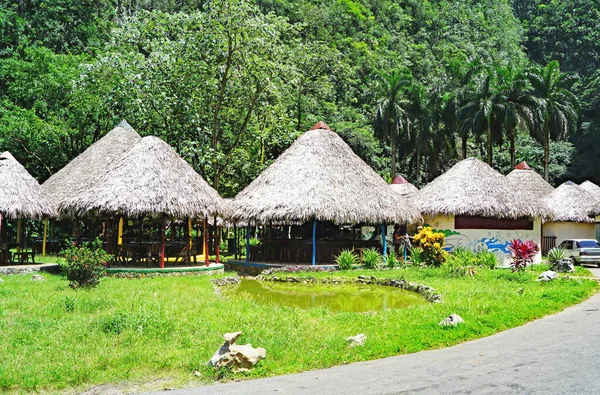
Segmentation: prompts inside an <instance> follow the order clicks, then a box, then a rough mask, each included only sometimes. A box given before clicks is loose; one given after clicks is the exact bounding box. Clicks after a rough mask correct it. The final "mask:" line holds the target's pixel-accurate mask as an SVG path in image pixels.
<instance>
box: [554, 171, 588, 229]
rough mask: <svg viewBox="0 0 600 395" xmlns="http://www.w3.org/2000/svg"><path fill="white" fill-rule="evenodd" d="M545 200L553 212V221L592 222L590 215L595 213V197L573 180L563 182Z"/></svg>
mask: <svg viewBox="0 0 600 395" xmlns="http://www.w3.org/2000/svg"><path fill="white" fill-rule="evenodd" d="M545 201H546V203H547V204H548V207H550V209H551V210H552V212H553V213H554V220H553V222H588V223H593V222H594V218H593V217H592V215H595V213H594V211H595V209H594V206H595V199H594V197H593V196H592V195H591V194H589V193H588V192H587V191H586V190H585V189H583V188H582V187H580V186H579V185H577V184H575V183H574V182H571V181H567V182H565V183H564V184H562V185H561V186H559V187H558V188H556V189H555V190H554V192H552V193H551V194H550V195H548V196H547V197H546V199H545ZM592 213H594V214H592Z"/></svg>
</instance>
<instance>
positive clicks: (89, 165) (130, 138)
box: [42, 120, 141, 206]
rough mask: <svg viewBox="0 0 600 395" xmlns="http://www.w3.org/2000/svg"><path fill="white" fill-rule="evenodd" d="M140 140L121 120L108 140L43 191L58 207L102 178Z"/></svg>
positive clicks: (71, 164)
mask: <svg viewBox="0 0 600 395" xmlns="http://www.w3.org/2000/svg"><path fill="white" fill-rule="evenodd" d="M140 138H141V137H140V135H139V134H137V132H136V131H135V130H133V128H132V127H131V126H130V125H129V124H128V123H127V121H125V120H123V121H121V123H119V124H118V125H117V126H116V127H115V128H114V129H113V130H111V131H110V132H108V133H107V134H106V135H105V136H104V137H102V138H101V139H100V140H98V141H96V142H95V143H94V144H92V145H90V146H89V147H88V148H87V149H86V150H85V151H83V152H82V153H81V154H80V155H79V156H77V157H76V158H75V159H73V160H72V161H71V162H69V163H68V164H67V165H66V166H65V167H63V168H62V169H60V170H59V171H58V172H56V173H54V174H53V175H52V177H50V178H49V179H48V180H46V182H44V183H43V184H42V188H44V190H45V191H46V192H47V193H48V195H50V197H51V198H52V200H53V201H54V202H55V203H56V204H57V206H58V205H59V204H60V203H61V202H63V201H64V200H65V199H67V198H69V197H70V196H71V195H72V194H73V191H75V190H76V189H78V188H80V187H81V186H83V185H85V184H87V183H88V182H90V181H93V180H94V179H95V178H97V177H98V176H100V174H102V173H103V172H104V171H105V170H106V166H108V164H109V163H110V162H112V161H113V160H114V159H116V158H118V157H119V156H120V155H121V154H123V152H125V151H126V150H128V149H129V148H131V147H132V146H133V145H134V144H135V143H137V142H138V141H139V140H140Z"/></svg>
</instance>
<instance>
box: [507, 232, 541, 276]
mask: <svg viewBox="0 0 600 395" xmlns="http://www.w3.org/2000/svg"><path fill="white" fill-rule="evenodd" d="M508 251H510V267H511V268H512V271H513V272H517V271H518V272H522V271H524V270H525V268H526V267H527V265H531V264H532V263H533V259H534V258H535V255H536V254H537V253H538V252H539V251H540V247H539V246H538V245H537V244H536V243H535V242H534V241H533V240H525V241H521V240H519V239H515V240H513V241H511V242H510V244H509V245H508Z"/></svg>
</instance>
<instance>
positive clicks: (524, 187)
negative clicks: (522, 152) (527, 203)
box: [506, 162, 554, 200]
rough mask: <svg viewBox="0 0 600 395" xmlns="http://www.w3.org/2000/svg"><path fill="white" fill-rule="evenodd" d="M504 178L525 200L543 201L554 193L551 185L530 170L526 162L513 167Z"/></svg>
mask: <svg viewBox="0 0 600 395" xmlns="http://www.w3.org/2000/svg"><path fill="white" fill-rule="evenodd" d="M506 178H507V179H508V181H510V183H511V184H512V185H513V188H515V189H518V190H520V191H521V193H522V194H523V196H524V197H525V199H527V200H539V199H543V198H544V197H546V196H548V195H549V194H551V193H552V192H553V191H554V188H553V187H552V185H550V184H549V183H548V182H546V180H544V178H543V177H542V176H540V175H539V174H538V173H536V171H535V170H532V169H531V168H530V167H529V165H528V164H527V163H526V162H521V163H519V164H518V165H517V166H515V168H514V170H513V171H511V172H510V173H508V174H507V175H506Z"/></svg>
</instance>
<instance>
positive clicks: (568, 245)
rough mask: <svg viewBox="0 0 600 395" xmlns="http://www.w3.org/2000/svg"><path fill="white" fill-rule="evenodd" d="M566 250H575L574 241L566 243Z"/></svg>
mask: <svg viewBox="0 0 600 395" xmlns="http://www.w3.org/2000/svg"><path fill="white" fill-rule="evenodd" d="M565 243H566V244H565V250H572V249H573V242H572V241H566V242H565Z"/></svg>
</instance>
